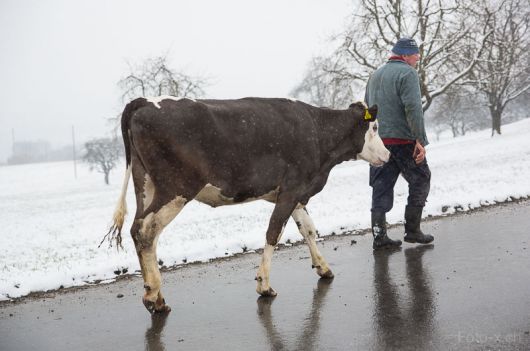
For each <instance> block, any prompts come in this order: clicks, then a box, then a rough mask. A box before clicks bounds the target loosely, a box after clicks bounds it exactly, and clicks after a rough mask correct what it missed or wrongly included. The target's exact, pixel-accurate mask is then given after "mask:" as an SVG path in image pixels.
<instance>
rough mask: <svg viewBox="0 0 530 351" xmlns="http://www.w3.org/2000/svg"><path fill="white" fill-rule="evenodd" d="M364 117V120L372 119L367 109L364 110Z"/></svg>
mask: <svg viewBox="0 0 530 351" xmlns="http://www.w3.org/2000/svg"><path fill="white" fill-rule="evenodd" d="M364 119H365V120H369V119H372V115H371V114H370V112H368V109H366V110H364Z"/></svg>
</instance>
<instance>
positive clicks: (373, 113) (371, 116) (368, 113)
mask: <svg viewBox="0 0 530 351" xmlns="http://www.w3.org/2000/svg"><path fill="white" fill-rule="evenodd" d="M376 118H377V105H373V106H372V107H370V108H367V109H365V110H364V119H365V120H366V121H369V122H374V121H375V119H376Z"/></svg>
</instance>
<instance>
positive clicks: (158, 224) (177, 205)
mask: <svg viewBox="0 0 530 351" xmlns="http://www.w3.org/2000/svg"><path fill="white" fill-rule="evenodd" d="M186 202H187V200H186V198H184V197H182V196H177V197H175V198H174V199H173V200H171V201H170V202H168V203H167V204H165V205H164V206H162V208H161V209H160V210H158V211H157V212H156V213H153V212H151V213H149V214H148V215H147V216H145V218H144V220H143V221H142V228H141V229H140V235H141V236H143V237H144V238H146V239H153V240H155V239H156V236H157V235H158V234H160V232H162V230H163V229H164V227H165V226H166V225H168V224H169V222H171V221H172V220H173V218H175V217H176V216H177V215H178V214H179V212H180V210H182V208H183V207H184V205H185V204H186Z"/></svg>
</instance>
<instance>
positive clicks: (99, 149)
mask: <svg viewBox="0 0 530 351" xmlns="http://www.w3.org/2000/svg"><path fill="white" fill-rule="evenodd" d="M122 154H123V151H122V147H121V144H120V143H118V141H117V139H115V138H113V139H111V138H98V139H92V140H90V141H87V142H86V143H85V154H84V155H83V161H85V162H87V163H88V164H89V165H90V170H94V169H95V170H96V171H98V172H100V173H103V174H104V175H105V184H107V185H108V184H109V173H110V171H111V170H112V169H113V168H114V167H116V163H117V162H118V160H119V158H120V156H121V155H122Z"/></svg>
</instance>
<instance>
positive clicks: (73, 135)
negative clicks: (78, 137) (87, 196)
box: [72, 125, 77, 179]
mask: <svg viewBox="0 0 530 351" xmlns="http://www.w3.org/2000/svg"><path fill="white" fill-rule="evenodd" d="M72 152H73V156H74V157H73V158H74V177H75V179H77V164H76V155H75V131H74V126H73V125H72Z"/></svg>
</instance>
